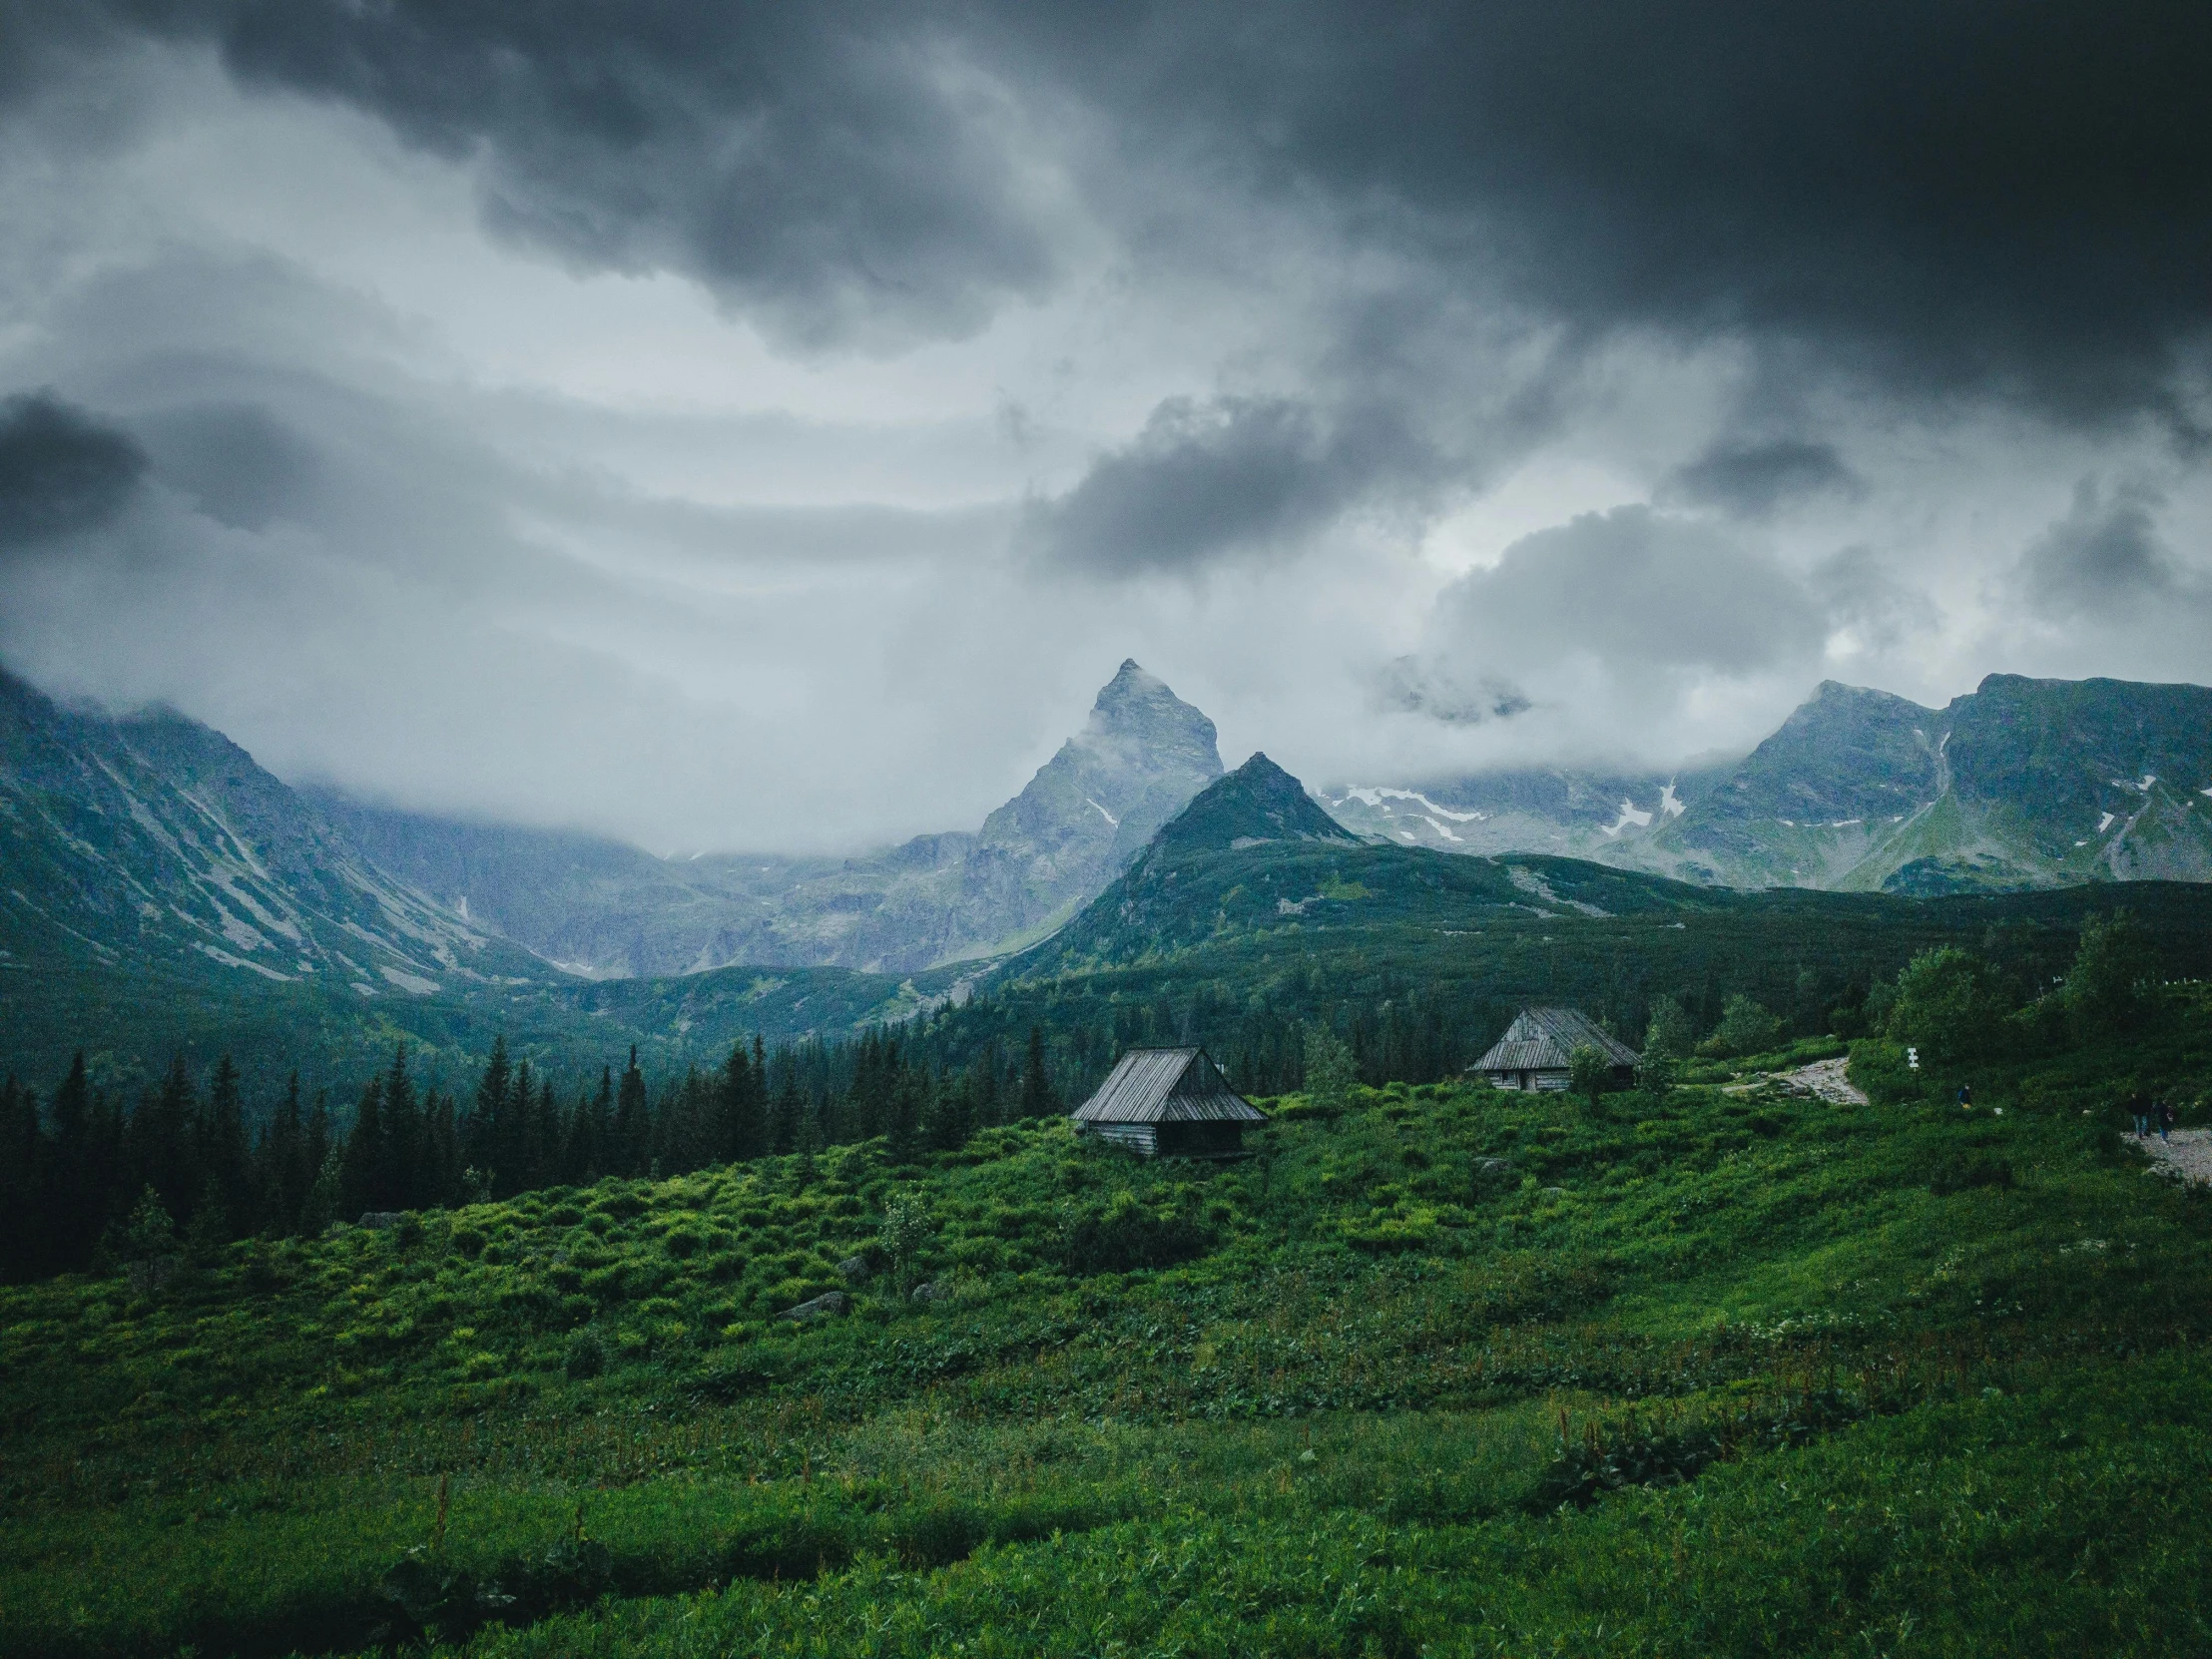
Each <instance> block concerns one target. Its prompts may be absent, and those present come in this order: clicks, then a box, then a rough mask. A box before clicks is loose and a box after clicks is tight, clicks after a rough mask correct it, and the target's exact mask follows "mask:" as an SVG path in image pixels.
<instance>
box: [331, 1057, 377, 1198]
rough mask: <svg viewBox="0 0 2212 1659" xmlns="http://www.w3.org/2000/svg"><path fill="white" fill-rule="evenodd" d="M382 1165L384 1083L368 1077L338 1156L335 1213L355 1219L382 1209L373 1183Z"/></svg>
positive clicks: (375, 1183)
mask: <svg viewBox="0 0 2212 1659" xmlns="http://www.w3.org/2000/svg"><path fill="white" fill-rule="evenodd" d="M383 1165H384V1080H383V1078H381V1077H372V1078H370V1079H369V1080H368V1086H367V1087H366V1088H364V1089H362V1090H361V1102H360V1104H359V1105H358V1106H356V1107H355V1108H354V1109H353V1126H352V1127H351V1128H350V1129H348V1130H347V1131H346V1134H345V1146H344V1148H343V1150H342V1151H341V1152H340V1153H339V1154H338V1188H337V1201H338V1214H339V1216H340V1217H341V1218H347V1219H349V1218H351V1217H354V1216H359V1215H362V1214H364V1213H365V1212H367V1211H370V1210H381V1209H382V1208H384V1206H383V1204H382V1202H381V1200H382V1197H383V1195H382V1193H380V1192H379V1191H378V1190H377V1183H378V1181H379V1180H380V1179H381V1177H382V1175H383Z"/></svg>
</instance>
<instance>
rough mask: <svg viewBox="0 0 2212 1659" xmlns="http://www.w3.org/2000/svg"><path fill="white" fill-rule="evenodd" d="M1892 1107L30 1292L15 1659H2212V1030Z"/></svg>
mask: <svg viewBox="0 0 2212 1659" xmlns="http://www.w3.org/2000/svg"><path fill="white" fill-rule="evenodd" d="M1822 1051H1823V1050H1822V1049H1821V1048H1820V1047H1819V1045H1808V1046H1803V1047H1801V1048H1800V1049H1799V1050H1797V1052H1796V1054H1795V1055H1794V1056H1777V1057H1776V1058H1775V1060H1774V1061H1772V1062H1770V1063H1771V1064H1783V1063H1785V1062H1786V1061H1787V1060H1790V1059H1802V1058H1804V1057H1805V1056H1807V1055H1809V1054H1814V1053H1818V1052H1822ZM1829 1051H1833V1049H1831V1050H1829ZM1853 1064H1854V1070H1855V1072H1856V1073H1857V1074H1858V1075H1859V1076H1860V1077H1861V1078H1862V1079H1863V1080H1864V1081H1865V1082H1866V1083H1868V1084H1869V1085H1870V1086H1871V1087H1872V1089H1873V1091H1874V1093H1875V1097H1876V1104H1874V1105H1872V1106H1868V1107H1850V1106H1835V1105H1829V1104H1825V1103H1822V1102H1820V1101H1817V1100H1813V1099H1809V1098H1805V1097H1801V1096H1796V1095H1792V1094H1789V1093H1787V1092H1783V1091H1780V1090H1778V1089H1776V1088H1774V1087H1771V1086H1760V1085H1758V1084H1757V1083H1756V1079H1755V1078H1752V1077H1749V1076H1747V1081H1750V1082H1752V1083H1753V1086H1752V1087H1751V1088H1749V1089H1748V1090H1747V1091H1744V1092H1728V1091H1727V1090H1725V1089H1724V1088H1723V1087H1722V1086H1721V1085H1722V1083H1723V1081H1724V1079H1725V1076H1726V1073H1725V1072H1724V1071H1722V1070H1720V1069H1718V1068H1717V1067H1716V1068H1714V1069H1710V1070H1708V1071H1706V1072H1703V1073H1697V1074H1694V1076H1693V1080H1692V1081H1691V1082H1689V1083H1688V1084H1686V1085H1684V1086H1682V1087H1678V1088H1676V1089H1675V1090H1673V1091H1672V1092H1671V1093H1669V1094H1666V1095H1665V1096H1663V1097H1657V1096H1651V1095H1646V1094H1640V1093H1632V1094H1624V1095H1616V1096H1609V1097H1606V1098H1605V1099H1604V1100H1603V1101H1602V1102H1600V1103H1599V1104H1598V1105H1597V1106H1595V1107H1593V1106H1592V1105H1591V1104H1590V1103H1588V1102H1584V1101H1578V1100H1568V1099H1564V1098H1561V1097H1557V1096H1551V1097H1521V1096H1510V1095H1498V1094H1493V1093H1491V1092H1489V1091H1487V1090H1478V1089H1461V1088H1441V1089H1439V1088H1428V1087H1423V1088H1415V1089H1406V1088H1404V1087H1402V1086H1401V1087H1396V1088H1392V1089H1390V1090H1387V1091H1382V1092H1374V1091H1356V1092H1355V1095H1354V1097H1353V1099H1352V1101H1351V1102H1350V1104H1349V1105H1348V1106H1347V1107H1346V1108H1345V1109H1343V1110H1341V1111H1330V1110H1319V1109H1316V1107H1315V1105H1314V1104H1313V1103H1311V1102H1308V1101H1306V1100H1304V1099H1303V1098H1302V1097H1291V1098H1288V1099H1284V1100H1280V1101H1277V1102H1275V1103H1273V1109H1274V1111H1275V1117H1276V1121H1275V1123H1274V1124H1273V1125H1272V1126H1271V1127H1270V1128H1268V1129H1267V1130H1265V1131H1264V1132H1263V1133H1262V1137H1261V1147H1262V1149H1261V1153H1260V1155H1259V1156H1258V1157H1256V1158H1254V1159H1253V1160H1251V1161H1250V1162H1247V1163H1245V1164H1241V1165H1234V1166H1229V1167H1224V1168H1209V1167H1202V1166H1201V1167H1194V1166H1186V1165H1175V1164H1157V1165H1148V1164H1140V1163H1137V1162H1133V1161H1129V1160H1127V1159H1125V1158H1124V1157H1122V1156H1121V1155H1119V1154H1113V1153H1107V1152H1101V1151H1095V1150H1087V1149H1085V1148H1083V1147H1082V1146H1080V1145H1079V1144H1078V1143H1076V1142H1074V1141H1073V1140H1072V1139H1071V1138H1070V1136H1069V1134H1068V1131H1067V1128H1066V1126H1065V1125H1064V1124H1060V1123H1050V1124H1043V1125H1038V1126H1035V1127H1029V1128H1020V1129H1010V1130H995V1131H989V1132H986V1133H985V1134H983V1135H981V1136H978V1137H977V1138H976V1139H975V1140H974V1141H972V1142H970V1143H969V1145H968V1146H967V1147H966V1148H964V1149H963V1150H962V1151H960V1152H958V1153H951V1154H937V1155H931V1156H927V1157H923V1158H920V1159H918V1160H916V1161H915V1162H912V1163H909V1164H904V1165H897V1164H894V1163H892V1162H891V1161H890V1159H889V1156H888V1153H887V1151H886V1149H885V1148H884V1147H883V1145H882V1144H881V1143H871V1144H869V1145H867V1146H862V1147H855V1148H846V1149H838V1150H837V1151H835V1152H833V1153H830V1154H828V1155H825V1156H823V1157H822V1158H820V1159H818V1160H813V1161H809V1160H805V1159H781V1160H766V1161H763V1162H760V1163H756V1164H754V1165H751V1166H745V1167H740V1168H731V1169H718V1170H709V1171H705V1172H701V1173H699V1174H696V1175H693V1176H690V1177H687V1178H684V1179H681V1180H677V1181H671V1182H664V1183H646V1182H607V1183H602V1184H601V1185H599V1186H598V1187H596V1188H591V1189H586V1190H581V1191H567V1190H562V1191H551V1192H544V1193H536V1194H529V1195H525V1196H523V1197H521V1198H518V1199H515V1200H512V1201H509V1202H507V1203H503V1204H499V1205H490V1206H478V1207H474V1208H471V1209H466V1210H462V1211H458V1212H454V1213H451V1214H432V1215H428V1216H424V1217H421V1218H419V1220H418V1221H417V1222H414V1223H410V1224H408V1225H407V1226H405V1227H402V1228H400V1229H395V1230H390V1231H385V1232H363V1231H360V1230H351V1229H347V1230H339V1231H336V1232H334V1233H332V1234H331V1235H329V1236H328V1237H325V1238H323V1239H319V1240H316V1241H312V1242H306V1243H298V1242H294V1243H285V1244H267V1243H256V1242H249V1243H244V1244H239V1245H235V1246H231V1247H228V1248H224V1249H221V1250H218V1251H215V1252H213V1253H211V1254H209V1255H207V1256H205V1257H203V1258H202V1259H200V1260H198V1261H188V1262H186V1263H184V1264H182V1265H181V1266H180V1267H179V1268H178V1269H177V1270H176V1272H175V1276H174V1277H171V1278H169V1279H168V1280H167V1281H166V1282H165V1283H161V1284H158V1285H157V1284H156V1283H155V1280H156V1279H158V1278H159V1277H160V1275H159V1274H150V1273H146V1272H142V1273H141V1274H140V1275H139V1277H138V1279H137V1281H136V1283H135V1284H134V1282H133V1280H132V1279H131V1277H130V1276H128V1275H126V1274H117V1275H115V1276H112V1277H92V1278H73V1279H64V1280H61V1281H56V1282H52V1283H49V1284H47V1285H43V1286H38V1287H30V1288H23V1289H18V1290H11V1291H7V1292H4V1293H0V1345H4V1349H0V1411H4V1413H5V1417H4V1420H5V1422H6V1425H7V1429H6V1436H5V1442H4V1444H5V1453H4V1455H5V1463H4V1465H0V1504H4V1519H0V1599H4V1601H5V1603H6V1605H7V1607H8V1609H9V1617H8V1619H7V1620H6V1621H5V1634H4V1636H0V1646H4V1648H5V1650H6V1651H8V1652H11V1653H40V1654H50V1653H58V1652H59V1653H67V1652H73V1651H81V1652H117V1651H126V1652H155V1651H167V1650H169V1649H170V1648H172V1647H174V1646H175V1645H177V1644H178V1643H180V1642H185V1641H193V1642H196V1643H197V1644H198V1645H199V1647H200V1650H201V1651H202V1652H206V1653H214V1652H223V1651H230V1650H233V1649H237V1650H241V1651H251V1652H278V1651H283V1650H286V1649H288V1648H292V1647H300V1648H304V1649H309V1650H314V1649H321V1648H327V1647H352V1646H356V1645H358V1644H359V1643H361V1642H363V1641H366V1640H369V1639H370V1638H371V1637H372V1636H373V1635H374V1634H375V1633H376V1632H378V1631H379V1630H381V1631H382V1633H383V1636H384V1637H385V1638H386V1639H391V1638H394V1637H397V1636H399V1635H403V1634H405V1633H407V1632H409V1631H411V1630H413V1629H415V1628H417V1627H419V1626H420V1625H423V1624H428V1625H431V1626H436V1627H440V1628H443V1629H444V1630H445V1631H446V1633H447V1635H448V1636H449V1637H453V1638H456V1639H458V1638H461V1637H465V1636H468V1635H469V1632H471V1631H472V1630H477V1627H479V1626H480V1625H482V1624H483V1622H484V1621H485V1620H487V1619H490V1620H496V1621H504V1622H505V1623H506V1624H507V1625H508V1626H509V1627H510V1628H509V1629H508V1630H507V1631H506V1632H505V1633H504V1634H502V1633H501V1632H500V1631H499V1630H498V1628H497V1627H496V1625H494V1626H491V1627H486V1628H483V1629H481V1630H478V1633H477V1634H475V1635H474V1636H473V1637H472V1638H471V1651H476V1652H482V1653H491V1652H507V1651H514V1652H525V1651H526V1652H574V1651H591V1652H598V1653H639V1654H644V1653H665V1652H670V1651H692V1650H695V1649H696V1650H699V1651H709V1650H712V1651H727V1650H742V1651H749V1652H750V1651H764V1652H779V1653H781V1652H791V1653H801V1652H829V1651H834V1652H840V1653H841V1652H861V1653H869V1652H872V1653H913V1654H921V1653H935V1652H944V1651H951V1650H954V1649H958V1648H964V1649H965V1650H967V1651H972V1652H984V1653H1009V1654H1011V1653H1016V1652H1021V1653H1032V1652H1065V1653H1071V1654H1072V1653H1081V1652H1095V1651H1097V1650H1098V1648H1099V1646H1100V1645H1101V1644H1102V1643H1118V1644H1121V1645H1122V1646H1124V1647H1126V1648H1127V1649H1129V1650H1131V1651H1160V1652H1185V1653H1224V1654H1226V1653H1232V1652H1234V1653H1254V1652H1286V1653H1317V1652H1321V1653H1345V1654H1360V1653H1365V1652H1403V1653H1412V1652H1416V1651H1433V1652H1495V1651H1506V1652H1516V1653H1517V1652H1531V1651H1553V1650H1555V1649H1564V1650H1567V1651H1576V1652H1596V1653H1622V1654H1627V1653H1641V1654H1652V1653H1676V1654H1684V1655H1688V1654H1710V1653H1776V1652H1809V1653H1810V1652H1820V1653H1837V1654H1842V1653H1864V1652H1868V1651H1878V1652H1884V1653H1896V1654H1919V1653H1963V1652H1986V1653H2011V1652H2019V1651H2053V1652H2067V1653H2096V1652H2143V1653H2180V1652H2188V1651H2199V1650H2201V1648H2202V1646H2203V1643H2204V1641H2205V1639H2206V1635H2207V1629H2208V1627H2207V1625H2206V1622H2205V1620H2206V1606H2205V1603H2204V1598H2203V1591H2202V1586H2203V1584H2204V1583H2205V1582H2207V1580H2208V1575H2207V1573H2206V1571H2205V1568H2206V1566H2207V1564H2208V1563H2207V1560H2206V1549H2207V1545H2206V1543H2205V1540H2206V1539H2207V1538H2208V1537H2212V1526H2208V1523H2212V1498H2208V1497H2207V1492H2208V1491H2212V1486H2208V1484H2207V1482H2206V1480H2205V1475H2206V1474H2207V1473H2208V1472H2212V1458H2208V1456H2207V1446H2208V1444H2212V1441H2208V1439H2207V1435H2206V1430H2207V1428H2208V1427H2212V1372H2208V1370H2207V1366H2206V1362H2205V1350H2204V1347H2203V1344H2204V1343H2205V1341H2206V1339H2207V1338H2208V1337H2212V1295H2208V1293H2207V1291H2206V1286H2207V1284H2208V1283H2212V1277H2208V1275H2212V1204H2208V1203H2206V1202H2205V1201H2203V1200H2202V1199H2201V1198H2199V1197H2194V1196H2191V1195H2187V1194H2184V1193H2182V1192H2179V1191H2177V1190H2175V1189H2173V1188H2171V1187H2170V1186H2168V1185H2166V1184H2164V1183H2161V1182H2158V1181H2153V1180H2147V1179H2145V1178H2144V1176H2143V1175H2142V1174H2141V1173H2139V1168H2138V1164H2137V1161H2136V1159H2135V1157H2134V1155H2133V1154H2131V1153H2129V1152H2127V1151H2125V1150H2124V1149H2123V1148H2122V1147H2121V1146H2120V1145H2119V1143H2118V1141H2117V1139H2116V1137H2115V1136H2114V1135H2113V1133H2112V1130H2111V1127H2110V1109H2111V1083H2110V1080H2111V1079H2112V1077H2113V1076H2114V1075H2116V1074H2122V1073H2124V1074H2128V1075H2141V1076H2143V1077H2145V1078H2147V1079H2148V1080H2149V1083H2150V1086H2153V1087H2158V1088H2162V1089H2165V1088H2175V1089H2180V1090H2182V1091H2184V1092H2183V1093H2182V1094H2181V1098H2182V1099H2183V1101H2184V1103H2185V1104H2190V1103H2191V1102H2193V1101H2194V1099H2195V1097H2194V1096H2193V1095H2192V1094H2190V1093H2187V1092H2186V1091H2187V1090H2188V1089H2189V1088H2190V1087H2191V1085H2192V1082H2193V1080H2197V1079H2201V1078H2202V1076H2203V1075H2204V1073H2205V1069H2206V1067H2207V1065H2208V1064H2212V1007H2208V1006H2207V1003H2206V1001H2205V999H2204V997H2203V996H2202V994H2201V993H2200V992H2198V991H2196V990H2194V989H2190V988H2179V989H2174V990H2169V991H2167V992H2165V993H2163V997H2162V1000H2161V1005H2160V1007H2159V1008H2158V1009H2157V1010H2156V1016H2155V1017H2154V1018H2153V1019H2152V1020H2150V1021H2149V1022H2148V1023H2147V1025H2146V1027H2145V1032H2144V1034H2143V1035H2141V1036H2138V1037H2135V1038H2131V1039H2128V1040H2126V1041H2124V1042H2122V1041H2120V1040H2117V1039H2113V1040H2108V1041H2101V1042H2091V1043H2090V1044H2088V1045H2087V1046H2085V1047H2075V1048H2070V1049H2060V1050H2056V1051H2051V1052H2046V1053H2044V1054H2042V1055H2040V1056H2039V1057H2037V1058H2036V1059H2035V1060H2034V1061H2032V1062H2028V1063H2008V1062H2006V1061H2004V1060H2002V1059H2001V1058H1997V1059H1983V1060H1979V1061H1976V1062H1974V1063H1973V1066H1972V1069H1971V1072H1970V1076H1971V1079H1972V1080H1973V1081H1974V1082H1975V1083H1976V1093H1977V1097H1978V1099H1979V1101H1980V1106H1979V1107H1978V1108H1977V1110H1975V1111H1974V1112H1972V1113H1963V1112H1960V1111H1958V1110H1957V1109H1956V1108H1955V1107H1954V1106H1951V1105H1950V1104H1948V1100H1947V1097H1948V1094H1949V1091H1950V1088H1951V1087H1952V1085H1953V1084H1954V1082H1955V1081H1956V1080H1957V1079H1958V1077H1959V1076H1961V1075H1969V1074H1968V1073H1965V1072H1962V1071H1961V1070H1960V1069H1959V1068H1958V1067H1956V1066H1953V1067H1951V1068H1950V1069H1948V1070H1939V1071H1938V1070H1930V1071H1927V1072H1922V1073H1913V1072H1909V1071H1908V1070H1907V1069H1906V1068H1905V1067H1904V1066H1903V1064H1902V1057H1901V1051H1899V1050H1897V1049H1895V1048H1892V1047H1891V1046H1889V1045H1888V1044H1885V1043H1873V1042H1870V1043H1862V1044H1861V1045H1859V1047H1858V1049H1857V1050H1856V1051H1855V1057H1854V1061H1853ZM1923 1089H1925V1090H1926V1093H1920V1092H1917V1091H1919V1090H1923ZM1998 1106H2002V1107H2003V1108H2004V1111H2003V1112H2002V1113H1998V1112H1997V1111H1995V1110H1994V1108H1996V1107H1998ZM893 1210H895V1211H897V1212H899V1214H900V1215H901V1217H903V1219H902V1220H901V1221H900V1222H899V1224H898V1225H897V1226H895V1227H891V1228H888V1229H886V1225H885V1220H886V1213H887V1212H889V1211H893ZM886 1242H888V1243H889V1244H891V1245H892V1246H893V1247H894V1248H895V1249H897V1250H898V1251H899V1252H900V1253H901V1254H900V1256H899V1257H897V1258H892V1257H887V1256H885V1255H884V1254H883V1247H884V1245H885V1243H886ZM871 1247H872V1249H871ZM855 1254H868V1255H871V1256H872V1257H873V1265H874V1271H873V1272H872V1274H871V1275H870V1277H868V1278H866V1279H865V1280H863V1281H861V1282H859V1283H857V1284H853V1283H848V1282H847V1281H846V1279H845V1278H844V1276H843V1275H842V1274H841V1273H840V1272H839V1271H838V1268H837V1264H838V1263H839V1262H840V1261H843V1260H844V1259H846V1258H847V1257H850V1256H853V1255H855ZM916 1282H926V1283H928V1284H930V1285H932V1286H934V1287H936V1289H937V1290H938V1291H939V1292H941V1293H942V1294H941V1297H940V1299H939V1300H935V1301H916V1300H915V1299H914V1298H912V1297H911V1296H910V1295H908V1294H907V1289H908V1287H909V1286H910V1285H913V1284H915V1283H916ZM838 1287H841V1288H843V1289H844V1290H845V1291H846V1292H847V1293H848V1294H849V1295H850V1297H851V1299H852V1308H851V1311H850V1312H849V1313H848V1314H846V1315H845V1316H843V1317H836V1318H830V1319H826V1320H823V1321H821V1322H818V1323H813V1324H808V1325H794V1324H791V1323H789V1322H780V1321H777V1320H775V1319H774V1318H773V1317H772V1316H773V1315H774V1314H775V1313H777V1312H778V1311H780V1310H782V1309H784V1308H788V1307H791V1306H792V1305H794V1304H795V1303H796V1302H798V1301H799V1300H801V1299H803V1298H806V1297H809V1296H812V1295H815V1294H818V1293H821V1292H824V1291H827V1290H829V1289H831V1288H838ZM1562 1429H1563V1430H1564V1432H1562ZM1616 1488H1617V1489H1616ZM1608 1493H1609V1494H1610V1495H1607V1494H1608ZM410 1551H415V1552H417V1553H416V1554H415V1555H414V1556H413V1557H412V1558H411V1564H409V1561H410V1557H409V1552H410ZM602 1595H609V1596H611V1597H612V1599H611V1600H605V1601H601V1600H599V1598H600V1597H601V1596H602ZM505 1598H512V1599H505ZM564 1609H565V1611H564Z"/></svg>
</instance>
